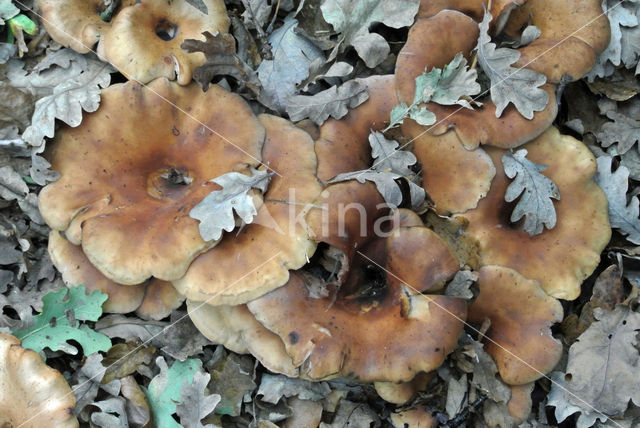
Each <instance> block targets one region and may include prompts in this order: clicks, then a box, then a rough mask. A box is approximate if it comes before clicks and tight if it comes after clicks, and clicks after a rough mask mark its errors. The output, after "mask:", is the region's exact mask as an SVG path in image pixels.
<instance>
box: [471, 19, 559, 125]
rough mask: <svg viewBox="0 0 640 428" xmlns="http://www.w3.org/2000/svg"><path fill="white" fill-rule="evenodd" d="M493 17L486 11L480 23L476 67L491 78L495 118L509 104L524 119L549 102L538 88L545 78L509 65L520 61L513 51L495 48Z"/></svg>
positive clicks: (516, 52) (500, 114)
mask: <svg viewBox="0 0 640 428" xmlns="http://www.w3.org/2000/svg"><path fill="white" fill-rule="evenodd" d="M492 19H493V17H492V16H491V13H489V12H485V14H484V19H483V20H482V22H481V23H480V37H479V38H478V46H477V48H476V49H477V51H478V64H480V66H481V67H482V69H483V70H484V72H485V73H486V74H487V76H489V79H491V100H492V101H493V102H494V104H495V105H496V117H500V116H502V112H503V111H504V109H505V108H506V107H507V105H509V103H512V104H513V105H514V106H515V107H516V109H518V112H520V114H521V115H522V116H524V117H526V118H527V119H533V113H534V112H536V111H542V110H544V109H545V107H546V106H547V103H548V102H549V94H547V93H546V92H545V91H544V90H542V89H541V88H540V86H542V85H544V84H545V83H546V82H547V78H546V76H544V75H543V74H540V73H537V72H535V71H533V70H529V69H526V68H515V67H512V66H511V65H512V64H513V63H515V62H516V61H517V60H518V59H519V58H520V52H518V51H517V50H515V49H509V48H497V47H496V44H495V43H493V42H492V41H491V36H490V35H489V24H490V23H491V20H492Z"/></svg>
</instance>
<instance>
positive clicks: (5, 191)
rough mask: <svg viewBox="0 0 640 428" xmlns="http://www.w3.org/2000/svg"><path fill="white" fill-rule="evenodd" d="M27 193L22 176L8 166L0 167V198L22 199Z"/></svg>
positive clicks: (27, 187)
mask: <svg viewBox="0 0 640 428" xmlns="http://www.w3.org/2000/svg"><path fill="white" fill-rule="evenodd" d="M28 193H29V186H27V183H25V181H24V180H23V179H22V176H21V175H20V174H18V173H17V172H15V171H14V170H13V168H11V167H10V166H3V167H2V168H0V198H2V199H4V200H7V201H12V200H16V199H17V200H21V199H24V198H25V197H26V196H27V194H28Z"/></svg>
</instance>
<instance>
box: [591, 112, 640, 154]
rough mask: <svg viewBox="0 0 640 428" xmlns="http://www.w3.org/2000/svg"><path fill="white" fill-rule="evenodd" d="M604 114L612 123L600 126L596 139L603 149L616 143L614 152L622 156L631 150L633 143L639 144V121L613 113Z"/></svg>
mask: <svg viewBox="0 0 640 428" xmlns="http://www.w3.org/2000/svg"><path fill="white" fill-rule="evenodd" d="M606 114H607V117H608V118H609V119H611V120H612V121H613V122H607V123H605V124H604V125H602V128H600V131H598V132H597V133H596V137H597V138H598V141H600V143H601V144H602V146H603V147H609V146H611V145H612V144H614V143H618V144H617V145H616V151H617V152H618V154H619V155H623V154H625V153H627V152H628V151H629V150H631V148H632V147H633V145H634V144H635V143H638V142H640V120H636V119H634V118H632V117H630V116H627V115H626V114H622V113H618V112H615V111H608V112H607V113H606Z"/></svg>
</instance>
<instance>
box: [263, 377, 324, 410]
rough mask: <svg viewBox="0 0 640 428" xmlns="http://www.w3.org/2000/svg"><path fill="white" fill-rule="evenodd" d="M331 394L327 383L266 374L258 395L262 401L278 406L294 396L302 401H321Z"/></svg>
mask: <svg viewBox="0 0 640 428" xmlns="http://www.w3.org/2000/svg"><path fill="white" fill-rule="evenodd" d="M329 393H331V388H330V387H329V385H328V384H327V383H326V382H310V381H307V380H304V379H297V378H290V377H286V376H283V375H270V374H264V375H262V380H261V382H260V387H259V388H258V392H257V395H261V396H262V401H265V402H267V403H272V404H276V403H277V402H278V401H280V399H281V398H282V397H287V398H288V397H293V396H296V397H298V398H300V399H302V400H312V401H319V400H322V399H323V398H326V397H327V396H328V395H329Z"/></svg>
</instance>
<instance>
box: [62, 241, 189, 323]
mask: <svg viewBox="0 0 640 428" xmlns="http://www.w3.org/2000/svg"><path fill="white" fill-rule="evenodd" d="M49 254H50V255H51V261H52V262H53V265H54V266H55V267H56V268H57V269H58V270H59V271H60V273H61V274H62V279H63V281H64V283H65V284H66V286H67V287H75V286H77V285H84V286H85V287H86V288H87V291H88V292H93V291H95V290H99V291H101V292H103V293H106V294H108V295H109V298H108V299H107V300H106V301H105V302H104V304H103V305H102V309H103V310H104V311H105V312H109V313H116V314H124V313H127V312H133V311H136V313H137V314H138V315H139V316H140V317H141V318H144V319H154V320H160V319H162V318H165V317H167V316H169V315H170V314H171V311H173V310H174V309H176V308H178V307H179V306H180V305H181V304H182V302H184V297H183V296H181V295H180V293H178V292H177V291H176V290H175V288H173V285H172V284H171V283H170V282H167V281H162V280H161V279H156V278H151V279H149V280H148V281H146V282H144V283H143V284H137V285H122V284H117V283H115V282H113V281H111V280H110V279H109V278H107V277H106V276H104V275H103V274H102V273H101V272H100V271H99V270H98V269H96V268H95V267H94V266H93V265H92V264H91V262H90V261H89V259H88V258H87V256H85V255H84V253H83V252H82V248H81V247H80V246H79V245H73V244H72V243H71V242H69V241H68V240H66V239H65V238H64V237H63V236H62V235H61V234H60V232H58V231H56V230H54V231H52V232H51V233H50V234H49Z"/></svg>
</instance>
